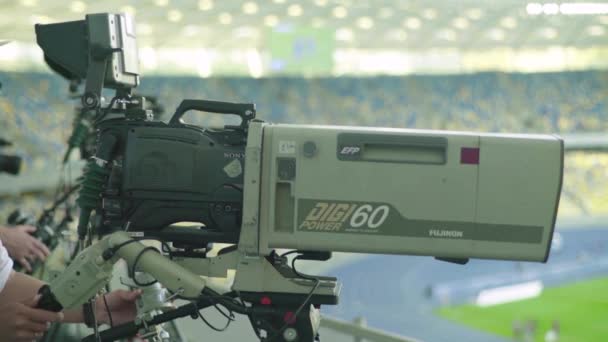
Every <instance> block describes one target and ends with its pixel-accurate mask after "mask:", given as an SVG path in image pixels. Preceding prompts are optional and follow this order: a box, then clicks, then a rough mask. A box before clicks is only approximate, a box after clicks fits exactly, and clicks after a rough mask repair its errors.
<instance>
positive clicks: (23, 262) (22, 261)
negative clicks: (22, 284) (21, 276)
mask: <svg viewBox="0 0 608 342" xmlns="http://www.w3.org/2000/svg"><path fill="white" fill-rule="evenodd" d="M18 261H19V263H20V264H21V266H23V268H25V270H26V271H28V272H32V265H30V263H29V262H28V261H27V259H26V258H25V257H23V258H21V259H19V260H18Z"/></svg>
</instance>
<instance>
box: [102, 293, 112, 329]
mask: <svg viewBox="0 0 608 342" xmlns="http://www.w3.org/2000/svg"><path fill="white" fill-rule="evenodd" d="M101 298H103V304H104V305H105V307H106V312H107V313H108V319H109V320H110V326H111V327H113V326H114V321H113V320H112V312H110V308H109V306H108V301H107V300H106V295H105V294H103V295H101Z"/></svg>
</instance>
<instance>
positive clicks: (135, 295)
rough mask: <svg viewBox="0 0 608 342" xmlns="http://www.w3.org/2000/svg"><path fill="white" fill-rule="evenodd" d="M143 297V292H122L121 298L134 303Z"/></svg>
mask: <svg viewBox="0 0 608 342" xmlns="http://www.w3.org/2000/svg"><path fill="white" fill-rule="evenodd" d="M139 296H141V290H139V289H138V290H133V291H122V293H121V298H122V299H124V300H127V301H130V302H132V301H134V300H136V299H137V298H139Z"/></svg>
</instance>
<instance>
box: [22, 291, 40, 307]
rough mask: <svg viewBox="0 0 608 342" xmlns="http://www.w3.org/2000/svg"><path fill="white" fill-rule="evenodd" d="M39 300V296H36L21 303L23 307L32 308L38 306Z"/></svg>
mask: <svg viewBox="0 0 608 342" xmlns="http://www.w3.org/2000/svg"><path fill="white" fill-rule="evenodd" d="M39 300H40V295H39V294H37V295H35V296H34V297H32V298H30V299H28V300H25V301H23V303H22V304H23V305H25V306H28V307H30V308H33V307H34V306H36V305H37V304H38V301H39Z"/></svg>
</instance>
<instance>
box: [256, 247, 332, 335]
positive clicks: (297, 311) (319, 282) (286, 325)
mask: <svg viewBox="0 0 608 342" xmlns="http://www.w3.org/2000/svg"><path fill="white" fill-rule="evenodd" d="M291 252H294V251H291ZM291 252H287V253H284V255H287V254H291ZM299 258H300V256H296V257H294V258H293V259H292V260H291V268H292V269H293V272H294V273H295V274H296V275H297V276H298V277H300V278H304V279H308V280H313V281H315V285H314V286H313V287H312V289H311V290H310V292H309V293H308V295H307V296H306V299H304V301H303V302H302V304H300V306H299V307H298V309H297V310H296V311H295V312H294V314H293V318H294V320H295V319H297V318H298V315H299V314H300V312H301V311H302V310H303V309H304V307H305V306H306V304H307V303H308V302H309V301H310V299H311V298H312V296H313V294H314V292H315V291H316V290H317V288H318V287H319V285H320V284H321V280H320V279H319V278H315V277H310V276H307V275H304V274H302V273H300V272H298V270H297V269H296V260H298V259H299ZM290 324H291V322H285V324H283V326H282V327H281V329H279V330H277V331H276V332H275V333H274V335H272V336H271V337H270V338H269V339H267V340H266V341H268V342H271V341H273V340H274V339H276V338H277V337H278V336H279V335H281V333H283V331H284V330H285V329H287V327H288V326H289V325H290Z"/></svg>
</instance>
